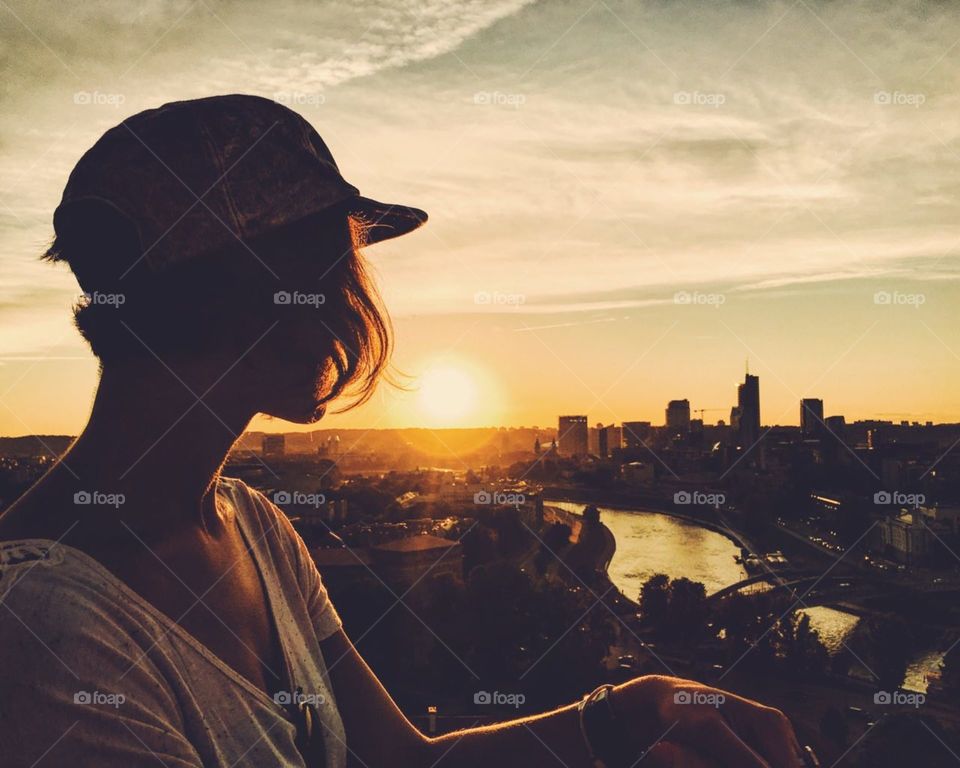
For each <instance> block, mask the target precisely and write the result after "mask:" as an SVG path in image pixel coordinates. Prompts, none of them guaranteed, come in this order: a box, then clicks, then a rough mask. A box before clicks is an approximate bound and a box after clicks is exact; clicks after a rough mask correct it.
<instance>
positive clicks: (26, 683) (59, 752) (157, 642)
mask: <svg viewBox="0 0 960 768" xmlns="http://www.w3.org/2000/svg"><path fill="white" fill-rule="evenodd" d="M220 492H221V493H224V494H227V495H228V497H229V498H230V500H231V501H232V502H233V504H234V506H235V508H236V510H237V514H238V518H239V523H240V529H241V531H242V532H243V534H244V537H245V538H246V540H247V542H248V544H249V545H250V546H251V548H252V551H253V554H254V560H255V562H256V564H257V567H258V568H259V570H260V573H261V575H262V578H263V581H264V584H265V585H266V590H267V597H268V599H269V603H270V608H271V610H272V612H273V618H274V621H275V623H276V627H277V631H278V632H279V636H280V643H281V646H282V648H283V654H284V658H285V660H286V665H287V670H288V673H289V680H288V683H291V682H292V686H291V687H293V688H294V690H296V687H300V688H302V695H303V697H305V699H306V700H307V701H310V702H312V703H314V704H315V705H316V708H317V710H318V711H319V714H320V719H321V721H322V727H320V728H319V730H320V731H322V733H323V739H324V747H325V751H326V765H327V766H328V768H344V766H345V765H346V744H345V739H344V731H343V724H342V722H341V720H340V715H339V713H338V711H337V707H336V702H335V700H334V697H333V691H332V689H331V687H330V684H329V679H328V676H327V669H326V665H325V664H324V661H323V657H322V656H321V653H320V648H319V642H320V641H321V640H324V639H325V638H327V637H329V636H330V635H332V634H334V633H335V632H336V631H337V630H339V629H340V626H341V625H340V619H339V617H338V616H337V614H336V611H335V610H334V608H333V606H332V605H331V603H330V601H329V600H328V598H327V592H326V590H325V589H324V587H323V584H322V583H321V581H320V575H319V573H318V572H317V569H316V567H315V566H314V564H313V561H312V560H311V558H310V555H309V554H308V552H307V549H306V547H305V546H304V544H303V541H302V540H301V539H300V537H299V536H298V535H297V533H296V532H295V531H294V529H293V527H292V526H291V525H290V523H289V521H288V520H287V519H286V517H285V516H284V514H283V513H282V512H281V511H280V510H278V509H277V508H276V507H275V506H273V505H272V504H271V503H270V502H269V501H267V500H266V499H265V498H264V497H263V496H262V495H261V494H259V493H257V492H256V491H253V490H251V489H250V488H249V487H247V486H246V485H245V484H244V483H243V482H241V481H240V480H232V479H227V478H223V479H221V481H220ZM158 567H160V566H159V564H158ZM295 737H296V727H295V725H294V724H293V722H292V721H291V719H290V716H289V714H288V710H287V708H286V707H285V706H283V705H282V702H278V701H275V700H274V699H273V698H271V697H269V696H267V694H266V693H264V692H263V691H261V690H260V689H259V688H257V687H256V686H255V685H253V684H252V683H251V682H249V681H248V680H247V679H246V678H244V677H243V676H242V675H240V674H238V673H237V672H235V671H234V670H233V669H232V668H231V667H229V666H228V665H227V664H226V663H224V662H223V661H222V660H221V659H219V658H218V657H217V656H216V655H214V654H213V653H212V652H211V651H210V650H209V649H208V648H207V647H206V646H204V645H202V644H201V643H199V642H198V641H197V640H196V639H194V637H193V636H192V635H190V634H189V633H188V632H186V631H185V630H183V629H182V628H181V627H179V626H178V625H177V624H175V623H174V622H173V621H172V620H171V619H170V618H169V617H167V616H165V615H164V614H163V613H161V612H160V611H158V610H157V609H155V608H154V607H153V606H152V605H150V604H149V603H148V602H146V601H145V600H144V599H143V598H141V597H140V596H139V595H137V593H135V592H134V591H133V590H131V589H130V588H129V587H127V586H126V585H125V584H124V583H123V582H122V581H120V580H119V579H117V578H116V577H115V576H114V575H113V574H111V573H110V572H109V571H108V570H107V569H106V568H104V567H103V566H102V565H100V564H99V563H98V562H97V561H96V560H94V559H93V558H91V557H89V556H88V555H86V554H84V553H83V552H81V551H79V550H77V549H74V548H72V547H69V546H65V545H62V544H58V543H56V542H54V541H51V540H49V539H26V540H22V541H7V542H0V763H2V765H4V766H10V768H14V766H16V768H20V766H23V768H31V767H32V766H36V767H37V768H44V766H62V765H70V766H97V767H98V768H139V766H159V765H165V766H167V768H215V767H220V768H247V767H249V768H254V767H256V768H267V767H270V768H272V767H273V766H284V767H286V766H291V767H292V766H296V768H303V765H304V762H303V759H302V758H301V756H300V753H299V752H298V750H297V748H296V746H295V744H294V739H295Z"/></svg>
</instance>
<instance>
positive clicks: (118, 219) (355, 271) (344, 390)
mask: <svg viewBox="0 0 960 768" xmlns="http://www.w3.org/2000/svg"><path fill="white" fill-rule="evenodd" d="M365 230H366V227H365V225H364V223H363V222H362V221H361V220H359V219H357V218H355V217H349V216H347V215H346V214H345V212H343V211H342V210H331V211H329V212H325V213H323V214H320V215H317V216H314V217H310V218H309V219H305V220H303V221H300V222H296V223H294V224H291V225H288V226H286V227H283V228H282V229H278V230H275V231H273V232H270V233H269V234H267V235H265V236H262V237H260V238H258V239H256V240H253V241H251V242H250V243H241V242H239V241H238V242H237V243H236V245H235V246H233V247H230V248H228V249H226V250H224V251H221V252H219V253H216V254H211V255H210V256H208V257H204V258H202V259H198V260H195V261H193V262H190V263H185V264H178V265H173V266H171V267H169V268H167V269H164V270H162V271H159V272H156V273H154V272H151V271H150V270H149V269H148V268H147V265H146V264H145V263H142V260H141V261H138V259H140V254H141V252H142V248H141V245H140V242H139V238H138V236H137V233H136V231H135V229H134V228H133V226H132V225H131V224H130V222H128V221H127V220H126V219H124V218H123V217H122V216H119V215H118V214H117V213H116V212H115V211H112V210H106V209H105V208H104V207H102V206H99V207H98V206H91V207H90V210H88V211H85V212H84V213H83V226H82V228H80V229H77V228H74V229H72V231H71V236H70V238H69V240H68V239H66V238H64V237H61V236H58V237H57V238H56V239H55V240H54V241H53V243H52V244H51V246H50V247H49V248H48V249H47V251H46V252H45V253H44V254H43V258H44V259H46V260H49V261H53V262H66V263H67V264H69V265H70V268H71V269H72V270H73V272H74V274H75V275H76V277H77V280H78V282H79V283H80V285H81V287H82V288H83V289H84V291H85V292H84V294H83V295H82V296H81V297H80V299H79V300H78V302H77V304H76V305H75V307H74V323H75V325H76V327H77V329H78V330H79V331H80V334H81V335H82V336H83V338H84V339H86V341H87V343H88V344H89V345H90V348H91V350H92V351H93V353H94V355H96V357H97V358H98V359H99V361H100V364H101V367H109V366H111V365H114V364H116V363H120V362H124V361H128V360H133V359H137V358H150V357H153V358H156V359H160V360H161V361H163V362H165V363H166V362H167V359H168V357H170V356H176V357H178V358H179V359H182V358H184V357H189V356H198V355H204V354H208V353H211V352H215V351H216V350H218V349H222V348H223V347H224V345H225V344H228V343H230V342H231V341H232V342H233V343H234V345H235V346H236V347H238V348H239V349H240V351H241V352H242V351H243V350H248V348H249V346H250V345H252V344H254V343H255V342H256V341H257V339H259V338H260V336H261V334H265V333H267V332H268V331H273V333H274V334H276V333H277V332H279V333H280V334H282V335H280V336H275V339H276V341H274V342H273V343H274V344H276V345H278V346H279V347H280V348H281V349H283V350H284V353H289V354H296V344H295V343H294V342H292V341H291V338H290V337H291V336H293V335H294V334H291V333H284V331H294V330H295V329H296V330H297V332H300V331H302V328H303V324H306V325H307V326H308V327H313V328H317V326H319V328H320V329H325V331H326V333H328V334H329V337H330V338H329V345H327V344H325V345H324V350H323V352H324V354H325V357H326V359H329V360H330V362H331V363H332V366H333V369H334V372H335V379H334V380H333V381H332V382H330V390H329V392H328V393H327V394H326V395H325V396H324V398H323V401H324V402H329V401H332V400H334V399H336V398H338V397H341V396H345V397H349V398H352V399H351V400H350V401H349V402H348V404H347V405H346V406H345V407H344V408H343V409H342V410H348V409H349V408H353V407H356V406H357V405H360V404H361V403H363V402H365V401H366V400H368V399H369V398H370V397H371V396H372V394H373V391H374V389H375V387H376V384H377V382H378V380H379V379H380V377H381V375H382V374H383V373H384V371H385V369H386V368H387V365H388V363H389V358H390V352H391V348H392V327H391V324H390V318H389V316H388V315H387V313H386V311H385V309H384V308H383V304H382V301H381V299H380V295H379V293H378V291H377V289H376V286H375V285H374V283H373V281H372V279H371V278H370V276H369V274H368V271H367V268H366V265H365V261H364V258H363V256H362V253H361V248H362V246H363V244H364V234H365ZM131 265H133V266H132V267H131ZM314 289H316V291H317V292H316V293H311V291H313V290H314ZM298 296H299V297H300V298H301V299H302V298H303V297H307V298H306V300H301V301H298V300H297V297H298ZM311 297H312V298H311ZM285 299H286V300H285ZM297 326H299V327H297ZM275 327H276V328H275ZM326 333H322V332H320V331H318V336H320V335H323V336H324V337H326ZM285 345H287V346H289V350H288V349H287V346H285ZM300 352H301V353H302V352H303V349H302V347H301V348H300Z"/></svg>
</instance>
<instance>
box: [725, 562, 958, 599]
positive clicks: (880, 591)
mask: <svg viewBox="0 0 960 768" xmlns="http://www.w3.org/2000/svg"><path fill="white" fill-rule="evenodd" d="M763 585H767V586H768V587H769V588H768V589H765V590H763V591H764V592H765V593H769V592H785V593H786V594H788V595H790V596H791V597H793V598H794V599H800V598H802V599H803V602H804V604H805V605H822V604H824V603H833V602H838V601H841V600H842V601H843V602H853V601H857V600H866V599H869V598H872V597H878V596H880V595H889V594H891V593H892V592H923V593H925V594H930V593H938V592H945V593H949V592H960V583H958V582H957V581H954V580H950V581H942V582H922V583H921V582H913V581H908V580H904V579H889V578H880V577H877V576H875V575H873V574H858V573H842V574H823V573H814V572H812V571H802V570H797V569H785V570H782V571H765V572H764V573H758V574H756V575H754V576H750V577H748V578H746V579H743V580H742V581H738V582H737V583H735V584H731V585H729V586H727V587H724V588H723V589H720V590H718V591H716V592H714V593H713V594H711V595H709V596H708V597H707V600H708V601H709V602H711V603H719V602H720V601H721V600H723V599H724V598H726V597H729V596H731V595H733V594H736V593H744V594H749V593H751V592H752V591H754V590H753V589H752V588H755V587H759V586H763Z"/></svg>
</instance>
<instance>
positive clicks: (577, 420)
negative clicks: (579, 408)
mask: <svg viewBox="0 0 960 768" xmlns="http://www.w3.org/2000/svg"><path fill="white" fill-rule="evenodd" d="M587 450H588V446H587V417H586V416H561V417H560V420H559V423H558V425H557V453H559V454H560V455H561V456H586V455H587Z"/></svg>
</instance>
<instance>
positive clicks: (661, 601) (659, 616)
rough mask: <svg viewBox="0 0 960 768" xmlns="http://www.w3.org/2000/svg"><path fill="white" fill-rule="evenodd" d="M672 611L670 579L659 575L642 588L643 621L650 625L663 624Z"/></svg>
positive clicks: (651, 578)
mask: <svg viewBox="0 0 960 768" xmlns="http://www.w3.org/2000/svg"><path fill="white" fill-rule="evenodd" d="M669 609H670V577H669V576H667V574H665V573H657V574H654V575H653V576H651V577H650V578H649V579H647V580H646V581H645V582H644V583H643V586H642V587H640V611H641V612H642V613H643V620H644V621H645V622H647V623H650V624H657V623H659V622H662V621H663V620H664V619H665V618H666V616H667V611H668V610H669Z"/></svg>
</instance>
